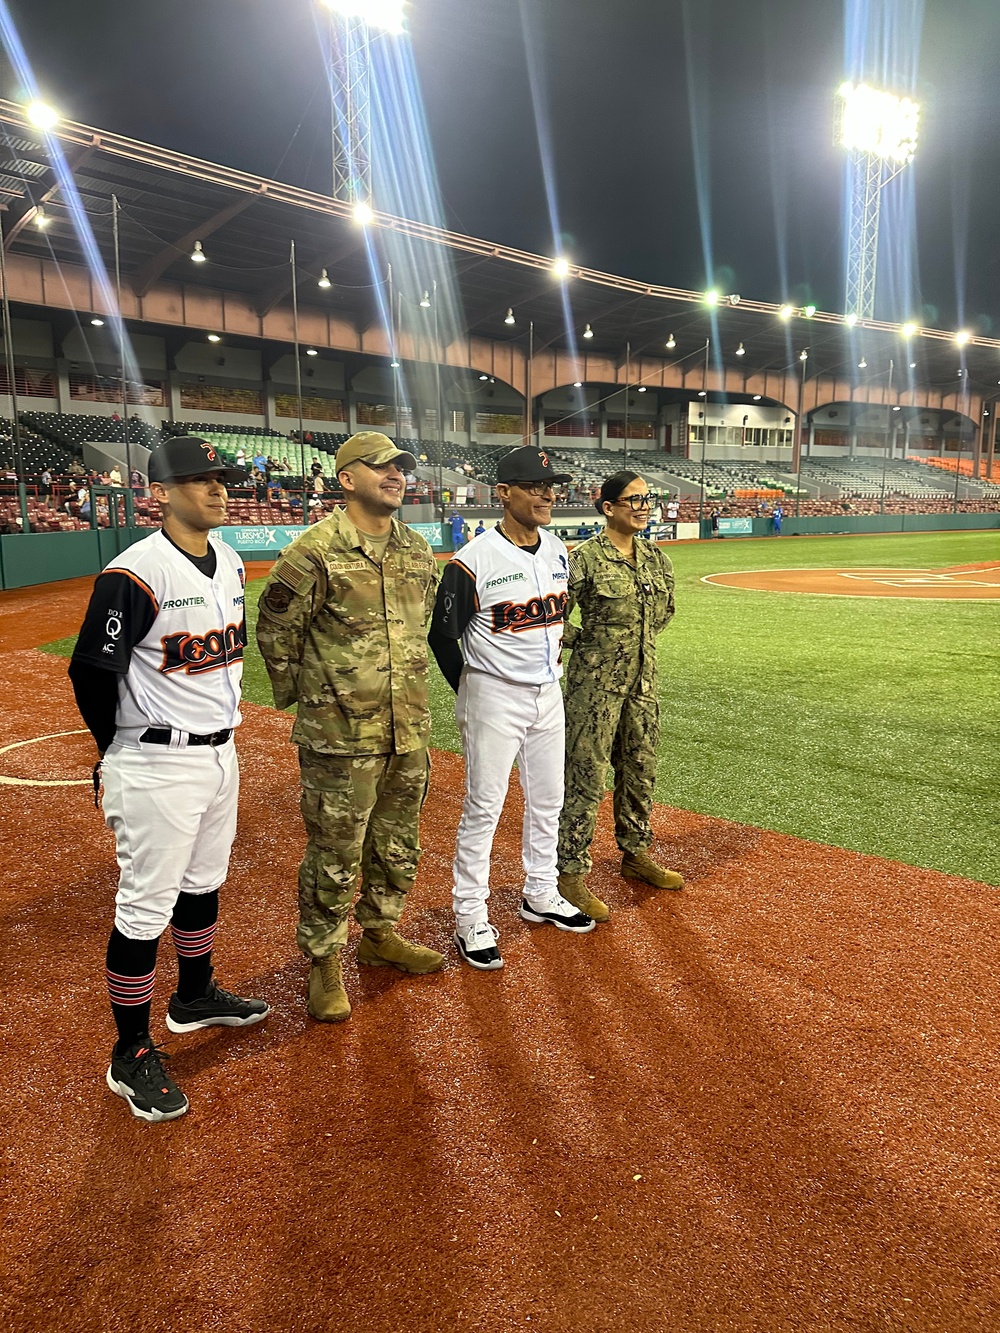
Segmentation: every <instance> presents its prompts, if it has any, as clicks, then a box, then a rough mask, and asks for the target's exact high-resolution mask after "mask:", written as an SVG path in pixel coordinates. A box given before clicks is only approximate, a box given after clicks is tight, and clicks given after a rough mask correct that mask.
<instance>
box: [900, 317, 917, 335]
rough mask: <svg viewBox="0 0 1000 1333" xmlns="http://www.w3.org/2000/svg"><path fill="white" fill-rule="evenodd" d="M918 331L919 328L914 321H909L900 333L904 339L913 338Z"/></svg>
mask: <svg viewBox="0 0 1000 1333" xmlns="http://www.w3.org/2000/svg"><path fill="white" fill-rule="evenodd" d="M916 331H917V326H916V324H914V322H913V320H912V319H908V320H907V321H906V323H905V324H904V325H903V327H902V328H901V329H900V333H901V334H902V335H903V337H904V338H912V337H913V336H914V334H915V333H916Z"/></svg>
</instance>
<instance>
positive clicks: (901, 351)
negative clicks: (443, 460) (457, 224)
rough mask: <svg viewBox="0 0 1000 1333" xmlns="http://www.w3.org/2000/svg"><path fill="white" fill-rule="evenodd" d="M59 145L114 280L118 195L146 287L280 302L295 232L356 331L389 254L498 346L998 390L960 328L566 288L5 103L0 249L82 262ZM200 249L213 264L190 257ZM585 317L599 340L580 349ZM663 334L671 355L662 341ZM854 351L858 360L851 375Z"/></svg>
mask: <svg viewBox="0 0 1000 1333" xmlns="http://www.w3.org/2000/svg"><path fill="white" fill-rule="evenodd" d="M60 152H61V153H62V155H63V156H64V161H65V164H66V167H68V169H69V172H70V173H71V174H72V179H73V181H74V182H75V186H76V190H77V191H78V194H79V199H80V201H81V203H82V207H83V209H84V211H85V213H86V217H87V219H88V221H89V223H90V227H91V229H92V232H93V236H94V238H95V241H96V244H97V247H98V249H99V251H100V255H101V257H102V259H103V262H104V265H105V267H106V269H107V270H108V271H109V272H113V267H114V245H113V225H112V196H116V197H117V199H118V201H119V206H120V214H119V221H120V253H121V265H122V277H123V281H124V282H126V283H127V284H128V285H129V286H131V287H132V289H133V290H134V291H135V292H136V293H137V295H139V296H143V295H145V294H146V293H147V292H149V291H150V290H151V289H152V288H153V287H154V286H155V284H156V283H158V282H160V281H161V280H163V281H182V282H183V283H184V284H185V286H189V287H190V286H195V285H198V284H202V285H204V286H206V287H210V288H213V289H216V290H219V289H222V290H225V291H227V292H235V293H239V294H242V295H243V296H244V297H245V298H247V299H248V300H249V301H250V303H251V304H252V305H253V307H254V308H255V309H256V310H257V312H258V313H259V314H260V315H265V314H266V313H267V312H268V311H269V310H271V309H274V308H275V307H276V306H278V305H285V304H287V302H288V300H289V298H290V293H291V276H290V266H289V243H290V240H292V239H294V241H295V246H296V258H297V265H298V269H299V287H298V296H299V301H300V302H301V303H303V305H309V306H320V305H321V306H322V307H323V308H324V309H326V310H328V311H332V312H335V313H336V314H338V315H339V316H341V317H342V318H344V319H346V320H348V321H349V322H350V323H351V324H352V325H353V326H354V327H355V328H356V329H358V330H359V331H361V330H365V329H368V328H370V327H372V326H373V325H378V324H381V323H382V321H383V320H384V313H383V312H384V308H385V307H384V300H385V293H384V288H380V287H378V286H377V285H376V284H375V283H373V278H372V256H374V268H375V270H376V274H377V275H381V274H382V273H383V272H384V271H385V257H386V255H387V254H389V253H391V252H392V250H393V246H395V247H396V252H397V253H399V252H403V253H405V255H406V261H407V262H406V264H405V265H397V266H396V273H395V281H396V283H397V290H398V291H399V292H400V294H401V297H402V298H403V299H405V300H407V301H408V302H410V303H415V302H416V301H418V300H419V298H420V296H421V294H422V292H421V288H424V287H428V286H429V285H430V278H429V276H428V275H430V274H433V273H436V272H441V271H442V267H444V270H445V271H447V272H449V273H450V275H451V285H452V286H453V289H454V291H455V292H456V293H457V298H456V304H457V309H458V313H457V321H458V326H459V332H460V333H466V334H468V335H470V336H478V337H483V338H487V339H490V340H492V341H493V342H495V343H501V344H502V343H505V342H509V341H511V340H512V339H517V340H518V343H519V345H520V346H522V347H523V346H524V342H525V334H526V332H527V325H528V321H529V320H530V321H532V322H533V324H534V345H535V348H536V350H537V349H539V348H544V347H549V348H554V349H560V350H570V351H572V350H573V349H574V345H575V348H576V349H577V350H578V351H579V353H581V354H582V353H587V354H592V353H597V354H600V355H602V356H604V357H607V358H610V359H612V360H614V361H616V362H618V363H619V364H621V363H622V362H624V360H625V357H626V347H627V346H628V348H629V350H630V353H631V356H632V357H633V358H635V357H639V356H642V357H646V358H655V359H656V360H658V361H663V362H667V363H670V362H676V361H679V360H682V359H683V360H684V361H685V363H686V364H687V365H688V366H689V367H696V366H698V365H699V364H700V363H703V362H704V347H705V341H706V339H711V340H712V348H711V354H710V355H711V362H712V365H713V366H714V365H718V364H720V362H721V364H722V365H724V366H725V367H727V368H728V369H729V370H730V371H739V372H741V373H743V374H746V375H750V374H753V373H756V372H759V371H762V370H775V371H780V370H781V369H782V368H784V369H785V370H786V371H793V372H795V373H797V372H798V369H799V365H800V363H799V361H798V357H799V354H800V352H801V351H803V350H804V349H808V371H807V373H808V374H809V375H810V376H813V375H817V374H822V375H826V376H833V377H837V378H839V379H842V380H844V381H849V382H852V383H853V384H854V385H855V386H858V387H863V386H864V385H865V384H866V383H870V382H872V381H874V380H877V381H878V382H879V383H880V384H884V383H885V380H886V376H887V374H888V363H889V360H890V358H891V359H892V360H893V363H894V374H895V385H896V386H897V387H898V388H903V387H905V386H906V385H907V383H909V384H910V385H911V386H912V385H917V386H919V387H921V388H923V389H927V390H931V391H933V392H936V393H940V394H941V395H942V397H944V396H949V397H950V396H952V395H954V394H955V393H956V392H959V391H961V390H962V389H963V388H964V389H965V390H966V391H967V392H968V393H970V394H974V395H975V396H976V397H982V398H992V397H994V396H996V395H997V393H998V381H1000V341H998V340H995V339H987V338H980V337H970V338H969V339H968V341H967V342H966V343H965V344H964V345H963V346H959V345H958V344H957V343H956V338H955V334H954V332H949V331H944V330H934V329H921V330H919V331H918V332H917V333H916V334H915V335H914V336H912V337H911V338H909V339H907V338H906V337H904V336H903V334H902V332H901V330H900V328H899V327H898V326H895V325H889V324H883V323H879V322H876V321H869V322H866V323H863V324H862V323H859V324H858V325H857V326H856V327H854V328H848V327H847V326H846V325H845V321H844V319H843V317H842V316H841V315H838V314H831V313H826V312H823V311H816V312H814V313H811V314H807V313H806V312H803V311H801V310H794V311H790V310H788V309H786V310H785V311H784V316H785V317H783V316H782V308H781V307H779V306H778V305H776V304H773V303H768V302H760V301H755V300H752V299H748V298H741V297H739V296H738V295H737V294H730V293H720V294H719V297H718V300H717V303H716V304H714V305H713V306H708V305H707V304H706V300H705V294H704V293H699V292H691V291H685V290H681V289H675V288H667V287H660V286H655V285H650V284H643V283H641V282H637V281H635V280H632V279H628V278H623V277H618V276H616V275H614V274H607V273H600V272H597V271H594V270H590V269H584V268H579V267H577V266H575V265H573V264H572V262H571V261H570V267H569V274H568V276H567V278H566V279H565V280H564V281H560V279H559V278H557V277H556V276H555V275H554V273H553V256H546V255H536V254H530V253H528V252H525V251H520V250H515V249H512V248H510V247H507V246H503V245H498V244H494V243H492V242H489V241H484V240H481V239H478V238H476V237H471V236H463V235H461V234H458V233H454V232H448V231H444V230H442V229H440V228H437V227H433V226H430V225H427V224H425V223H421V222H417V221H412V220H408V219H404V218H398V217H394V216H391V215H388V214H376V215H375V219H374V221H373V222H372V223H371V224H370V225H369V226H368V227H367V228H363V227H362V226H360V225H359V224H358V223H357V222H356V221H355V220H354V218H353V217H352V215H351V210H350V206H349V205H348V204H347V203H346V202H342V201H339V200H336V199H333V198H330V197H329V196H325V195H321V194H316V193H313V192H311V191H307V190H302V189H299V188H297V187H295V186H291V185H287V184H285V183H282V182H279V181H271V180H267V179H265V178H263V177H257V176H253V175H249V174H247V173H245V172H240V171H236V170H233V169H231V168H228V167H225V166H221V165H218V164H214V163H209V162H203V161H200V160H199V159H196V158H191V157H187V156H185V155H183V154H179V153H174V152H171V151H170V150H167V149H163V148H158V147H156V146H153V145H149V144H144V143H141V142H139V141H137V140H132V139H127V138H124V137H122V136H119V135H114V134H109V133H106V132H104V131H101V130H97V129H94V128H92V127H89V126H85V125H80V124H76V123H73V122H61V123H60V124H59V125H58V127H57V128H56V130H55V131H54V132H53V133H52V135H47V134H45V133H43V132H42V131H40V130H38V129H35V128H34V127H33V126H31V125H30V124H29V122H28V121H27V119H26V117H25V114H24V110H23V108H21V107H20V106H18V105H17V104H15V103H11V102H5V101H2V100H0V206H2V207H3V208H4V209H5V211H6V216H5V217H4V219H3V226H4V235H5V248H6V250H7V252H8V254H13V255H24V256H30V257H34V258H39V259H44V260H49V261H52V260H54V261H55V262H56V263H58V264H60V265H77V266H87V255H86V253H85V251H84V248H83V245H82V244H81V240H80V235H79V230H80V229H79V228H78V226H77V225H76V224H75V222H74V218H73V213H72V200H71V198H70V197H68V193H69V192H68V191H67V189H66V187H65V184H64V180H60V173H59V169H58V164H57V160H56V159H57V157H58V155H59V153H60ZM40 211H41V214H42V217H43V219H44V225H43V226H39V225H38V223H39V213H40ZM196 241H197V242H200V243H201V244H202V246H203V248H204V252H205V254H206V255H207V256H208V261H209V262H207V263H203V264H195V263H192V262H191V257H190V256H191V251H192V249H193V247H194V245H195V242H196ZM323 269H327V270H328V272H329V276H330V278H331V280H332V284H333V285H332V287H331V288H330V289H329V290H325V291H320V290H319V289H318V287H317V285H316V283H317V280H318V279H319V277H320V275H321V272H322V270H323ZM567 308H569V309H570V310H571V312H572V315H571V324H572V327H571V328H569V329H568V328H567V321H566V310H567ZM508 309H513V312H514V316H515V319H516V324H515V325H514V326H513V327H510V326H507V325H505V323H504V318H505V316H506V314H507V311H508ZM587 325H589V326H590V328H591V331H592V334H593V336H592V337H591V338H588V339H587V341H586V342H583V341H582V337H583V334H584V331H585V328H586V326H587ZM671 337H673V339H674V340H675V342H676V347H675V348H674V349H668V348H667V347H666V345H665V344H666V342H667V340H668V339H669V338H671ZM741 346H742V347H743V349H744V352H743V354H742V355H738V349H739V348H740V347H741ZM859 361H867V366H861V367H859V365H858V363H859ZM911 362H914V363H915V365H914V366H913V367H912V368H911V366H910V363H911ZM966 370H967V380H963V375H964V372H965V371H966Z"/></svg>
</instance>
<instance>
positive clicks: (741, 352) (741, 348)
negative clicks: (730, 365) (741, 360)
mask: <svg viewBox="0 0 1000 1333" xmlns="http://www.w3.org/2000/svg"><path fill="white" fill-rule="evenodd" d="M746 354H747V349H746V348H745V347H744V346H743V344H742V343H740V345H739V347H737V349H736V355H737V356H746Z"/></svg>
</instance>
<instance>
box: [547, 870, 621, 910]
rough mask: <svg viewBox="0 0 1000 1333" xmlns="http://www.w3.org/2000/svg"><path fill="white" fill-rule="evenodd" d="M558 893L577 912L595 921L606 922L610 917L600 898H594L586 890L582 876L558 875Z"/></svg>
mask: <svg viewBox="0 0 1000 1333" xmlns="http://www.w3.org/2000/svg"><path fill="white" fill-rule="evenodd" d="M559 892H560V893H561V894H562V896H563V897H564V898H565V899H566V901H567V902H568V903H572V904H573V906H574V907H575V908H576V909H577V911H579V912H583V913H585V914H586V915H587V916H592V917H593V918H594V920H595V921H607V919H608V917H609V916H610V915H611V909H610V908H609V907H608V905H607V903H602V902H601V900H600V898H596V897H595V896H594V894H592V893H591V892H590V890H589V889H588V888H587V881H586V879H584V877H583V875H560V876H559Z"/></svg>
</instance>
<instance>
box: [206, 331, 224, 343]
mask: <svg viewBox="0 0 1000 1333" xmlns="http://www.w3.org/2000/svg"><path fill="white" fill-rule="evenodd" d="M208 341H209V342H210V343H220V342H222V339H221V338H220V337H219V335H218V334H217V333H210V334H209V335H208Z"/></svg>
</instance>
